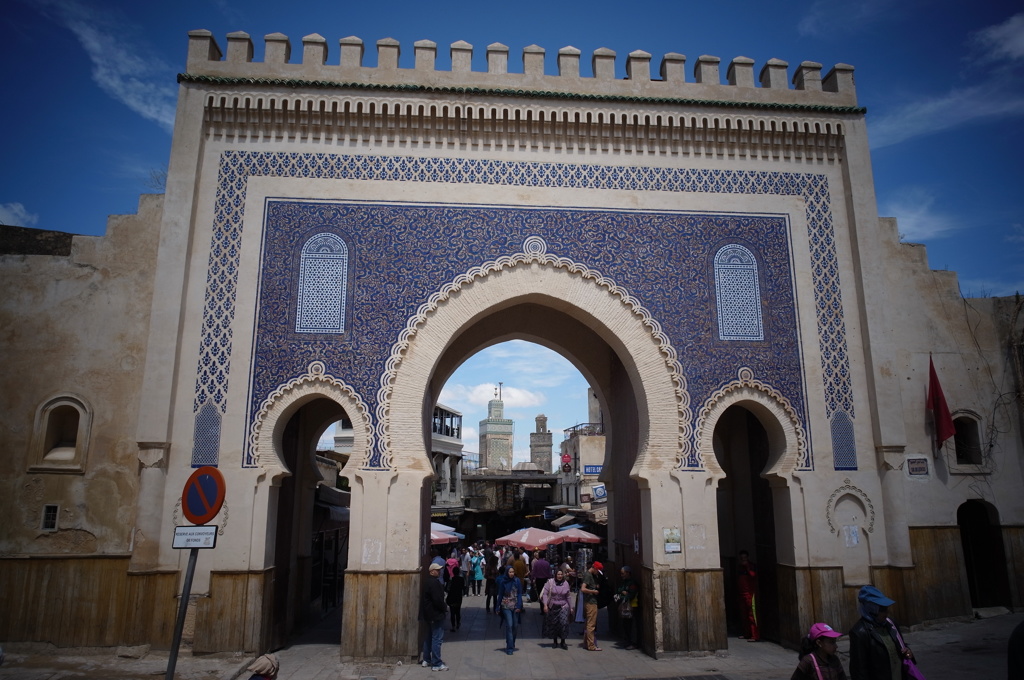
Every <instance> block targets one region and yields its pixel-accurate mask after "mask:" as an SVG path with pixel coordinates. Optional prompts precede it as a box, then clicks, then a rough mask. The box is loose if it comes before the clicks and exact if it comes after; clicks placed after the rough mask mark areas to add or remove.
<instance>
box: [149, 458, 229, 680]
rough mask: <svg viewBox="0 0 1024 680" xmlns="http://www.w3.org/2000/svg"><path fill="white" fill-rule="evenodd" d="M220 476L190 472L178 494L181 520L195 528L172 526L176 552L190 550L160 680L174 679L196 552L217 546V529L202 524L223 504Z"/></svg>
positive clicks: (206, 470)
mask: <svg viewBox="0 0 1024 680" xmlns="http://www.w3.org/2000/svg"><path fill="white" fill-rule="evenodd" d="M224 494H225V488H224V477H223V475H221V474H220V470H218V469H217V468H215V467H210V466H205V467H201V468H199V469H198V470H196V471H195V472H193V473H192V476H190V477H189V478H188V481H187V482H185V490H184V491H182V492H181V509H182V512H184V514H185V517H186V518H187V519H188V521H190V522H194V523H195V524H196V525H197V526H191V527H175V528H174V543H173V544H172V547H174V548H176V549H180V548H190V550H189V554H188V568H187V569H186V570H185V583H184V584H183V585H182V588H181V602H180V603H179V604H178V616H177V619H176V620H175V622H174V640H173V641H172V642H171V655H170V657H169V658H168V659H167V674H166V675H164V680H174V667H175V666H177V665H178V648H179V647H180V646H181V632H182V630H184V628H185V614H186V613H187V612H188V601H189V598H190V597H191V596H192V576H193V575H195V573H196V560H197V559H198V558H199V551H200V550H203V549H206V548H216V547H217V528H218V527H216V526H211V525H208V524H206V523H207V522H209V521H210V520H212V519H213V518H214V517H216V515H217V513H218V512H220V508H221V505H223V503H224Z"/></svg>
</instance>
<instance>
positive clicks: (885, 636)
mask: <svg viewBox="0 0 1024 680" xmlns="http://www.w3.org/2000/svg"><path fill="white" fill-rule="evenodd" d="M587 554H588V555H589V552H588V553H587ZM738 558H739V559H738V568H737V572H736V578H737V592H738V594H739V602H738V609H739V612H740V622H741V625H742V632H741V634H740V637H741V638H745V639H747V640H748V641H750V642H757V641H759V640H760V639H761V629H760V627H759V625H758V611H757V606H758V572H757V565H756V564H755V563H754V562H753V561H751V560H750V557H749V555H748V554H747V553H746V551H741V552H740V554H739V555H738ZM552 561H553V562H554V564H552ZM581 566H582V567H583V568H582V569H581V570H577V568H576V565H575V564H574V560H573V557H572V555H571V554H565V555H564V556H563V557H561V558H558V559H554V560H549V556H548V555H547V554H546V553H545V552H544V551H540V550H538V551H534V552H533V553H532V554H531V552H530V551H528V550H523V549H519V548H507V547H502V546H496V545H491V544H490V543H488V542H485V541H482V542H478V543H476V544H474V545H472V546H470V547H467V548H462V549H459V548H456V549H453V550H452V552H451V554H450V556H449V557H447V558H444V557H442V556H441V554H440V552H439V551H436V550H435V552H434V556H433V559H432V561H431V563H430V565H429V567H428V570H429V578H427V579H425V585H424V589H423V598H422V603H421V608H420V618H421V619H422V620H423V621H425V622H426V623H427V624H428V625H427V629H428V630H427V633H426V635H425V638H424V642H423V655H422V658H421V663H422V665H423V666H424V667H430V668H431V669H433V670H435V671H446V670H448V666H447V664H445V663H444V661H443V659H442V657H441V646H442V643H443V641H444V621H445V618H446V615H447V618H448V620H449V621H450V629H451V630H452V631H458V630H459V628H460V626H461V619H462V614H461V609H462V601H463V598H465V597H479V596H480V594H481V592H482V593H483V595H484V597H485V598H486V599H485V602H484V608H485V611H486V612H487V613H488V614H492V615H496V616H498V617H500V619H499V621H500V623H501V625H502V627H503V628H504V631H505V649H504V651H505V653H506V654H508V655H512V654H514V653H515V652H516V651H517V648H516V640H517V638H518V634H519V628H520V626H521V623H522V615H523V612H524V610H525V607H526V606H527V604H530V603H537V604H538V605H539V609H540V613H541V614H543V616H544V618H543V623H542V627H541V631H542V632H541V634H542V636H543V637H544V638H545V639H549V640H551V647H552V648H555V649H568V642H567V640H568V637H569V636H570V632H571V626H572V624H573V623H574V622H575V623H582V624H583V626H584V633H583V646H584V648H585V649H587V650H588V651H593V652H600V651H602V648H601V647H599V646H598V641H597V638H596V633H597V630H596V629H597V618H598V610H599V609H601V608H604V607H609V609H610V612H611V617H610V618H611V620H612V621H613V622H615V624H616V625H615V628H616V629H617V631H618V633H619V635H620V636H621V638H622V642H623V643H624V647H625V648H626V649H636V648H638V647H641V646H642V641H641V638H640V633H641V630H642V626H641V625H639V619H640V618H641V617H640V613H641V590H640V587H639V583H638V582H637V580H636V578H634V576H633V571H632V567H630V566H629V565H623V566H621V567H620V569H619V572H618V579H617V581H616V582H615V583H614V585H613V584H612V583H611V582H610V581H609V579H608V578H607V576H606V575H605V567H604V564H603V563H602V562H601V561H600V560H594V561H592V562H590V563H589V564H584V565H581ZM481 584H482V585H481ZM857 603H858V614H859V618H858V619H857V622H856V624H855V625H854V626H853V627H852V629H851V630H850V631H849V633H848V635H849V640H850V660H849V675H847V673H846V670H845V669H844V668H843V663H842V661H841V659H840V658H839V656H838V654H837V639H838V638H840V637H842V635H843V634H842V633H840V632H839V631H836V630H835V629H833V628H832V626H830V625H829V624H828V623H824V622H818V623H815V624H814V625H812V626H811V627H810V630H809V631H808V632H807V635H806V636H805V637H804V638H803V639H802V640H801V644H800V649H799V653H798V663H797V666H796V669H795V670H794V671H793V674H792V680H924V679H925V675H924V673H923V672H922V671H921V669H920V668H918V666H917V658H916V657H915V656H914V652H913V651H912V650H911V649H910V647H909V646H908V645H907V644H906V642H905V641H904V639H903V636H902V633H901V632H900V629H899V627H898V626H897V625H896V623H895V622H894V621H893V620H892V618H890V616H889V608H890V607H891V606H892V605H894V604H895V601H894V600H892V599H891V598H889V597H887V596H886V595H885V594H884V593H882V591H880V590H879V589H878V588H876V587H874V586H870V585H866V586H863V587H862V588H861V589H860V590H859V592H858V595H857ZM1022 638H1024V624H1022V625H1021V626H1020V627H1019V629H1018V630H1017V631H1014V635H1013V637H1012V638H1011V645H1010V649H1009V655H1008V663H1009V672H1010V675H1009V676H1008V677H1010V678H1017V677H1022V676H1020V675H1014V673H1019V672H1020V667H1019V665H1020V664H1021V663H1024V659H1022V656H1024V644H1022V643H1024V639H1022ZM1015 639H1016V640H1017V644H1018V645H1021V646H1022V649H1021V650H1017V653H1014V649H1013V640H1015ZM1015 664H1017V666H1015Z"/></svg>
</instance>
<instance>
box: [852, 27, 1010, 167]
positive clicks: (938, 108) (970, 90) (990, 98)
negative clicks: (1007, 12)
mask: <svg viewBox="0 0 1024 680" xmlns="http://www.w3.org/2000/svg"><path fill="white" fill-rule="evenodd" d="M967 42H968V45H969V47H970V48H971V50H970V52H971V54H970V55H969V57H967V59H969V60H970V66H971V67H972V68H971V70H973V71H976V72H979V69H978V68H977V67H978V66H979V65H983V66H984V70H983V71H980V73H981V75H980V76H979V77H977V78H975V80H976V82H977V84H976V85H972V86H968V87H957V88H953V89H951V90H949V91H948V92H946V93H944V94H941V95H934V96H926V97H921V98H918V99H915V100H911V101H905V102H904V103H902V104H901V105H899V106H897V107H895V108H893V109H891V110H888V111H885V112H884V113H882V114H881V115H878V116H872V117H870V118H869V119H868V129H869V136H870V139H871V148H872V149H881V148H883V147H886V146H891V145H893V144H898V143H900V142H903V141H906V140H908V139H912V138H914V137H921V136H924V135H929V134H933V133H936V132H941V131H943V130H949V129H952V128H958V127H962V126H964V125H967V124H970V123H977V122H981V121H986V120H996V119H1001V118H1010V117H1015V116H1021V115H1024V79H1022V76H1021V71H1020V68H1019V66H1020V63H1021V61H1022V60H1024V13H1021V14H1016V15H1014V16H1012V17H1010V18H1009V19H1007V20H1006V21H1004V22H1003V23H1001V24H997V25H995V26H989V27H988V28H984V29H982V30H980V31H976V32H975V33H973V34H972V35H971V36H970V37H969V38H968V41H967ZM993 63H997V66H996V67H995V68H993V67H992V66H991V64H993Z"/></svg>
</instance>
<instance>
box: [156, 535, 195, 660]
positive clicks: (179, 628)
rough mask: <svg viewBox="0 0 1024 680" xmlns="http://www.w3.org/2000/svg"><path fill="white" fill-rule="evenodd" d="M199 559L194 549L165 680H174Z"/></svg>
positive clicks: (189, 556) (175, 626)
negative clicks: (186, 613) (193, 578)
mask: <svg viewBox="0 0 1024 680" xmlns="http://www.w3.org/2000/svg"><path fill="white" fill-rule="evenodd" d="M198 557H199V548H192V549H191V550H190V551H189V555H188V569H186V570H185V585H184V586H183V587H182V589H181V603H179V604H178V618H177V620H176V621H175V622H174V640H173V641H172V642H171V655H170V657H169V658H168V659H167V675H165V676H164V680H174V667H175V666H177V665H178V647H180V646H181V631H182V629H184V628H185V612H186V611H188V598H189V596H190V595H192V575H193V574H195V573H196V559H197V558H198Z"/></svg>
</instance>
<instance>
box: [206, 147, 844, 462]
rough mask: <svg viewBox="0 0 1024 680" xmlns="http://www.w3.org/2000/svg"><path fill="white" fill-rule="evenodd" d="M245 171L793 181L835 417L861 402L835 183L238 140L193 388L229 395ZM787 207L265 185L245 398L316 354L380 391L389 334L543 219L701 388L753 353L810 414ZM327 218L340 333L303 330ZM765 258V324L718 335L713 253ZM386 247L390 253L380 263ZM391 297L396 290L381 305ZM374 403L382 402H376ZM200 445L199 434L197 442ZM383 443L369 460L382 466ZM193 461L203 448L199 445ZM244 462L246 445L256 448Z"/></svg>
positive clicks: (565, 180) (578, 181)
mask: <svg viewBox="0 0 1024 680" xmlns="http://www.w3.org/2000/svg"><path fill="white" fill-rule="evenodd" d="M250 176H273V177H303V178H305V177H317V178H335V179H349V180H391V181H421V182H446V183H466V184H497V185H506V186H525V187H530V186H543V187H567V188H568V187H571V188H595V189H604V190H612V191H614V190H647V191H669V192H715V193H740V194H775V195H790V196H800V197H802V198H803V199H804V200H805V203H806V205H807V208H806V210H807V214H806V217H807V225H808V232H809V237H810V242H811V261H812V276H813V283H814V295H815V303H816V308H817V311H818V323H817V326H818V334H819V339H820V346H821V352H822V368H823V373H824V378H825V386H824V387H825V393H826V409H827V411H828V414H829V416H830V417H831V415H832V414H833V413H834V412H835V411H838V410H843V411H844V412H846V413H847V414H848V415H849V416H851V417H852V414H853V406H852V391H851V388H850V378H849V360H848V357H847V347H846V336H845V324H844V321H843V313H842V301H841V297H840V289H839V273H838V264H837V260H836V254H835V246H834V234H833V227H832V216H831V205H830V199H829V191H828V182H827V178H826V177H825V176H824V175H820V174H813V173H776V172H747V171H729V170H702V169H674V168H644V167H629V166H596V165H594V166H591V165H579V164H576V165H574V164H549V163H530V162H517V161H497V160H468V159H443V158H408V157H377V156H359V155H341V154H337V155H335V154H323V153H315V154H314V153H310V154H306V153H279V152H247V151H228V152H224V153H223V154H222V156H221V164H220V172H219V176H218V191H217V196H216V206H215V217H214V225H213V242H212V244H211V245H212V247H211V255H210V266H209V272H208V276H207V290H206V305H205V310H204V319H203V330H202V338H201V343H202V345H201V353H200V359H199V365H198V378H197V383H196V395H195V402H194V409H195V413H196V414H197V444H198V442H199V432H198V430H199V420H198V415H199V413H200V411H201V410H202V409H203V408H204V406H205V405H207V404H212V405H214V406H215V407H216V409H217V411H218V412H219V413H223V412H224V411H225V409H226V394H227V383H228V375H229V372H230V371H229V369H230V366H229V356H230V348H231V343H232V338H231V325H232V322H233V319H234V316H235V311H236V310H235V298H236V286H237V271H238V258H239V252H240V243H241V237H242V221H243V220H242V217H243V215H242V212H243V206H244V203H245V191H246V182H247V180H248V177H250ZM787 230H788V221H787V220H786V219H785V218H784V217H781V216H772V215H733V214H693V213H688V214H686V213H669V212H639V211H634V212H630V211H613V210H601V211H599V210H583V209H580V210H570V209H544V208H516V207H486V208H481V207H465V206H457V205H436V206H422V205H418V206H408V205H401V204H367V203H362V204H360V203H344V202H326V201H325V202H312V201H305V202H300V201H288V200H281V201H268V203H267V215H266V219H265V234H264V241H265V243H264V255H263V258H264V260H263V271H262V273H261V277H262V283H261V297H260V303H259V304H260V312H259V318H258V320H257V332H256V338H255V342H256V348H255V351H254V353H253V356H254V362H253V373H252V376H251V379H252V382H251V391H250V397H249V402H250V403H249V405H248V408H247V411H248V413H250V414H252V413H255V412H256V410H257V406H258V404H259V403H260V402H261V400H262V399H263V398H264V397H265V396H266V395H267V394H269V393H270V392H271V391H273V389H274V388H275V387H276V386H277V385H279V384H281V383H283V382H286V381H287V380H289V379H291V378H292V377H294V376H295V375H298V374H300V373H301V372H302V371H303V370H304V368H305V366H307V365H308V364H309V362H310V361H311V360H317V359H319V360H323V361H325V363H326V364H327V366H328V370H329V371H330V372H331V373H332V374H334V375H338V376H341V377H343V378H344V379H345V380H346V382H347V383H348V384H350V385H352V386H353V388H354V389H355V390H356V391H357V392H358V393H359V394H361V395H363V396H364V398H366V400H367V401H368V402H373V401H375V400H376V398H377V397H376V389H377V387H378V385H379V381H380V379H381V376H382V375H383V374H384V373H385V367H384V365H383V362H385V361H386V360H387V358H388V355H389V348H390V346H391V345H392V344H393V343H394V342H395V340H396V338H397V335H398V333H400V332H401V331H402V329H403V328H404V325H405V322H406V320H407V319H408V318H409V317H410V315H411V314H413V313H414V312H415V310H416V309H417V307H418V306H419V305H420V304H422V302H423V301H424V300H425V299H427V298H428V296H430V295H431V294H432V293H434V292H435V291H436V290H437V289H438V288H439V287H440V286H441V285H443V284H444V283H447V282H449V281H451V280H453V278H455V277H456V276H458V275H461V274H463V273H464V272H466V271H468V270H469V269H471V268H472V267H475V266H479V265H480V264H482V263H483V262H485V261H488V260H492V259H494V258H496V257H500V256H502V255H510V254H513V253H516V252H519V251H520V250H521V249H522V247H523V245H522V244H523V243H524V240H525V239H526V237H528V236H530V235H534V234H536V235H538V236H540V237H542V238H543V239H544V240H545V241H546V242H547V243H548V245H549V247H550V250H551V251H552V252H557V253H559V254H564V256H566V257H569V258H570V259H572V260H575V261H578V262H581V263H584V264H586V265H587V266H589V267H591V268H593V269H595V270H598V271H601V272H602V273H603V274H605V275H607V276H609V277H611V278H613V279H615V280H616V282H617V283H618V284H620V285H622V286H623V287H624V288H626V289H628V290H629V291H630V292H631V294H633V295H634V296H636V297H637V298H638V299H639V300H641V302H642V304H643V305H644V306H645V307H646V308H647V309H648V310H650V312H651V314H652V316H653V317H654V318H656V319H657V320H658V321H659V322H660V324H661V325H662V327H663V329H664V331H665V333H666V334H667V335H668V337H669V338H670V340H671V342H672V345H673V346H674V347H675V348H676V350H677V352H678V356H679V362H680V364H681V365H682V367H683V369H684V371H685V374H686V379H687V381H688V388H689V391H690V394H691V396H692V399H693V403H702V401H703V400H704V399H705V398H707V396H708V395H709V394H711V393H712V392H713V391H714V390H716V389H718V387H720V386H721V385H722V384H724V383H726V382H728V381H729V380H730V379H731V376H735V374H736V370H737V368H738V367H739V366H749V367H750V368H751V369H752V370H754V371H755V372H756V374H757V375H758V376H759V377H761V378H762V379H764V380H765V381H766V382H768V383H770V384H772V385H774V386H776V387H777V388H778V389H779V390H780V392H782V393H783V394H785V395H786V396H787V398H788V399H790V400H791V402H792V403H793V405H794V407H795V409H796V411H797V412H798V413H799V414H801V417H802V418H804V419H806V399H805V396H804V393H803V382H802V372H801V360H800V352H799V342H798V339H797V328H796V313H795V303H794V300H793V282H792V277H791V258H790V253H789V250H788V249H789V238H788V231H787ZM317 234H333V235H334V236H335V237H337V238H338V239H340V240H341V241H342V242H344V243H345V244H346V247H347V248H348V261H347V266H348V282H349V285H348V287H347V295H348V298H349V299H348V302H347V306H346V307H344V309H346V310H347V321H346V322H345V332H344V333H342V334H331V333H296V332H295V329H296V326H295V322H296V311H297V300H298V296H299V290H298V287H299V281H300V270H301V249H302V245H303V243H305V242H308V240H309V239H310V238H312V237H314V236H316V235H317ZM733 244H735V245H740V246H742V247H743V248H745V249H747V250H748V251H749V252H750V253H751V254H752V257H753V258H754V259H755V260H756V262H757V264H758V266H759V274H760V276H759V280H760V282H761V284H762V287H761V290H760V297H761V303H762V305H761V307H762V312H763V322H762V323H763V329H762V333H763V338H764V339H763V340H761V341H754V340H748V341H735V340H730V341H723V340H721V339H720V337H719V332H718V328H717V326H718V317H717V310H716V305H715V296H716V293H715V283H714V267H715V265H714V258H715V254H716V253H717V252H718V251H719V250H720V249H721V248H722V247H724V246H726V245H733ZM378 262H386V263H388V265H387V266H374V265H375V264H376V263H378ZM384 300H386V301H387V304H381V302H382V301H384ZM368 407H369V409H370V412H375V410H376V407H377V404H376V403H370V404H369V406H368ZM197 453H198V449H197ZM383 460H384V459H383V457H382V454H381V452H379V451H378V452H375V454H374V457H373V458H372V459H371V461H370V465H371V467H373V466H374V465H382V464H383ZM193 462H195V459H194V461H193ZM243 464H244V465H246V466H251V465H253V461H252V460H251V458H250V457H249V455H248V454H246V457H245V458H244V459H243Z"/></svg>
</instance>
